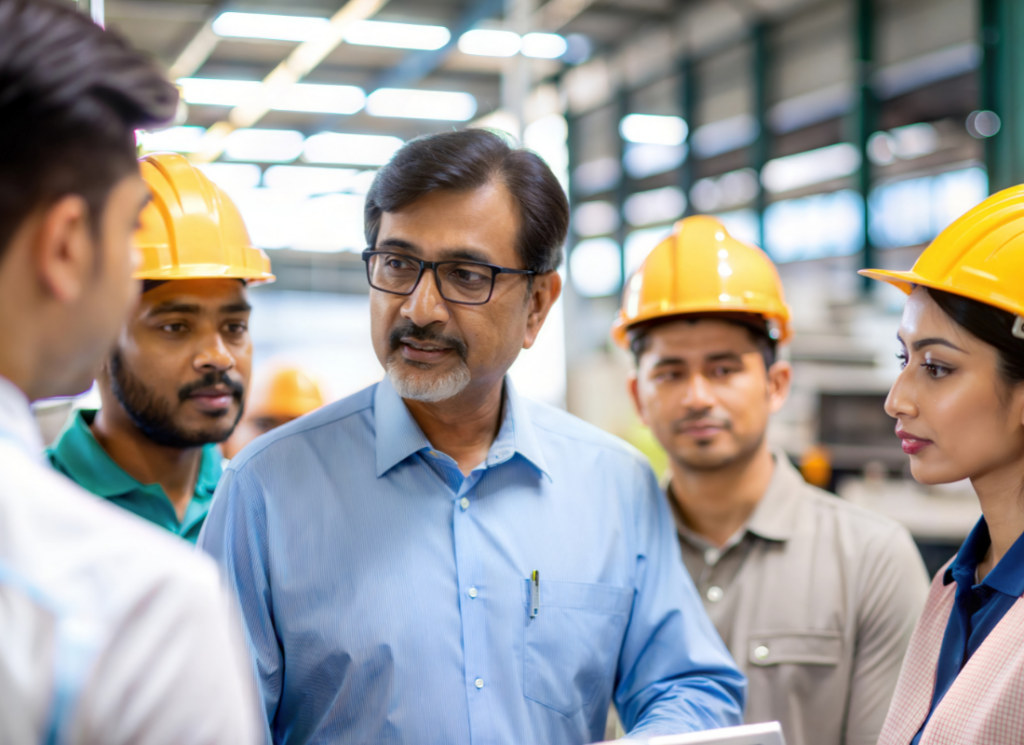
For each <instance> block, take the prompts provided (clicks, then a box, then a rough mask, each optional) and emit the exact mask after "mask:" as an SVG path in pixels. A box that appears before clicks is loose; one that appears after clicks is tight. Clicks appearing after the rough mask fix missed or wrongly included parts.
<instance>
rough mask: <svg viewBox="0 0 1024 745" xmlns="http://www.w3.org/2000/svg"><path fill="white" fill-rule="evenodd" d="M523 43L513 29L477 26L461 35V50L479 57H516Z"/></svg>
mask: <svg viewBox="0 0 1024 745" xmlns="http://www.w3.org/2000/svg"><path fill="white" fill-rule="evenodd" d="M522 43H523V40H522V39H521V38H519V34H517V33H515V32H513V31H498V30H492V29H484V28H477V29H473V30H472V31H467V32H466V33H464V34H463V35H462V36H460V37H459V51H460V52H462V53H463V54H472V55H475V56H477V57H514V56H515V55H516V54H518V53H519V49H520V47H521V46H522Z"/></svg>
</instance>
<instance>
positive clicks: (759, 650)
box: [754, 644, 768, 660]
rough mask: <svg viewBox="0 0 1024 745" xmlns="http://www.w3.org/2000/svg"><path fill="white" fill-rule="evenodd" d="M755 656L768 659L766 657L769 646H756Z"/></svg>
mask: <svg viewBox="0 0 1024 745" xmlns="http://www.w3.org/2000/svg"><path fill="white" fill-rule="evenodd" d="M754 657H756V658H757V659H759V660H766V659H768V647H766V646H765V645H763V644H762V645H761V646H759V647H755V649H754Z"/></svg>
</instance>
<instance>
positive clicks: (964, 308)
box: [925, 287, 1024, 385]
mask: <svg viewBox="0 0 1024 745" xmlns="http://www.w3.org/2000/svg"><path fill="white" fill-rule="evenodd" d="M925 290H926V291H927V293H928V294H929V295H931V297H932V300H934V301H935V304H936V305H938V306H939V307H940V308H942V311H943V312H944V313H945V314H946V315H947V316H949V317H950V318H952V319H953V320H954V321H956V323H957V324H959V325H960V326H962V327H963V328H964V329H966V330H967V331H969V332H970V333H971V334H973V335H974V336H976V337H977V338H979V339H981V340H982V341H983V342H985V343H986V344H989V345H991V346H993V347H995V348H996V351H997V352H998V353H999V374H1000V375H1001V376H1002V377H1003V380H1005V381H1006V382H1007V383H1008V384H1009V385H1017V384H1018V383H1024V339H1018V338H1017V337H1016V336H1014V335H1013V325H1014V323H1015V321H1016V316H1014V315H1013V313H1010V312H1009V311H1005V310H1003V309H1001V308H996V307H995V306H992V305H988V304H987V303H982V302H979V301H977V300H972V299H971V298H969V297H964V296H963V295H954V294H952V293H950V292H943V291H942V290H933V289H932V288H930V287H926V288H925Z"/></svg>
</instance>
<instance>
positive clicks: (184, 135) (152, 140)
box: [138, 127, 206, 153]
mask: <svg viewBox="0 0 1024 745" xmlns="http://www.w3.org/2000/svg"><path fill="white" fill-rule="evenodd" d="M204 134H206V127H169V128H168V129H161V130H160V131H159V132H144V131H141V130H140V131H139V133H138V141H139V144H140V145H142V149H143V150H146V151H148V152H151V153H152V152H157V151H164V152H172V153H192V152H195V151H196V150H198V149H199V143H200V142H202V141H203V135H204Z"/></svg>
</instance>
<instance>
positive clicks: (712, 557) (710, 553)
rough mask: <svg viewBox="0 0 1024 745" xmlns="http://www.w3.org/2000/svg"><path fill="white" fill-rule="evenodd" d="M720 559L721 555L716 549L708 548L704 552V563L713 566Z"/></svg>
mask: <svg viewBox="0 0 1024 745" xmlns="http://www.w3.org/2000/svg"><path fill="white" fill-rule="evenodd" d="M721 557H722V554H721V553H720V552H719V550H718V549H717V548H709V549H708V550H707V551H705V552H704V563H705V564H710V565H711V566H714V565H715V564H717V563H718V560H719V559H720V558H721Z"/></svg>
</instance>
